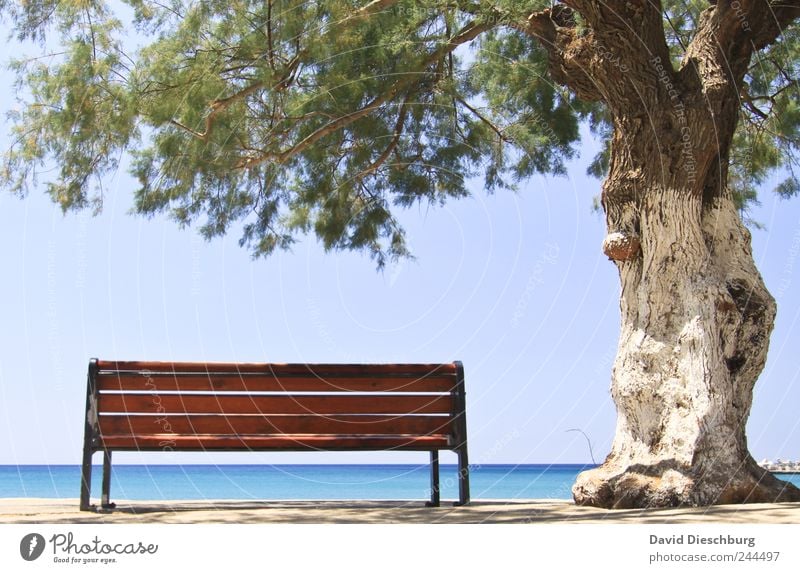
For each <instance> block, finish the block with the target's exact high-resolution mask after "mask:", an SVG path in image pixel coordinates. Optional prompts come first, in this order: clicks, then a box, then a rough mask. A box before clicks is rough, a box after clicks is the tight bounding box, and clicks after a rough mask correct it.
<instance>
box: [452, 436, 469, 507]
mask: <svg viewBox="0 0 800 573" xmlns="http://www.w3.org/2000/svg"><path fill="white" fill-rule="evenodd" d="M457 453H458V501H457V502H456V503H455V504H453V505H456V506H458V505H467V504H468V503H469V459H468V457H467V448H466V447H462V448H460V449H459V450H458V452H457Z"/></svg>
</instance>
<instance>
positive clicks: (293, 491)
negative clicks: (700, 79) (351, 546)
mask: <svg viewBox="0 0 800 573" xmlns="http://www.w3.org/2000/svg"><path fill="white" fill-rule="evenodd" d="M589 467H591V466H585V465H564V464H560V465H482V466H478V465H475V466H472V467H471V471H470V481H471V490H472V498H473V499H547V498H549V499H568V498H570V497H571V492H570V489H571V487H572V484H573V482H574V481H575V477H576V476H577V475H578V473H579V472H581V471H583V470H584V469H587V468H589ZM441 470H442V471H441V483H442V487H443V491H442V497H443V498H444V499H455V498H456V497H457V493H458V487H457V473H456V472H457V468H456V466H454V465H442V468H441ZM101 476H102V471H101V468H100V467H95V468H94V471H93V480H92V481H93V483H92V486H93V488H92V489H93V491H92V495H93V497H98V496H99V492H100V481H101ZM779 477H781V479H785V480H787V481H791V482H792V483H794V484H795V485H798V486H800V474H793V475H782V476H779ZM79 487H80V467H79V466H66V465H64V466H46V465H37V466H0V497H5V498H9V497H45V498H77V497H78V495H79ZM429 487H430V486H429V472H428V466H427V465H217V466H214V465H121V464H120V465H117V466H114V471H113V473H112V482H111V497H112V500H113V499H134V500H145V499H147V500H179V499H195V500H197V499H239V500H287V499H304V500H314V499H320V500H322V499H326V500H340V499H391V500H407V499H420V500H423V499H426V498H427V497H428V491H429Z"/></svg>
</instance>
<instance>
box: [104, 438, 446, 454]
mask: <svg viewBox="0 0 800 573" xmlns="http://www.w3.org/2000/svg"><path fill="white" fill-rule="evenodd" d="M101 443H102V445H103V446H104V447H106V448H114V449H115V450H130V451H170V450H175V451H179V450H180V451H184V450H200V451H205V450H237V451H242V450H247V449H251V450H258V449H264V450H281V451H292V450H294V451H306V450H316V451H319V450H329V451H336V450H343V451H352V450H353V449H356V450H417V451H419V450H426V449H431V450H435V449H446V448H448V447H451V444H450V442H449V440H448V437H447V436H444V435H439V436H437V435H433V436H384V437H376V436H352V437H336V436H308V435H295V436H291V435H286V436H174V435H171V434H150V435H142V436H136V437H131V436H106V437H104V438H103V439H102V442H101Z"/></svg>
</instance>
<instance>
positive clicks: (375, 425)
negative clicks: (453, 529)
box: [99, 414, 450, 436]
mask: <svg viewBox="0 0 800 573" xmlns="http://www.w3.org/2000/svg"><path fill="white" fill-rule="evenodd" d="M99 421H100V433H101V434H102V435H109V436H111V435H136V434H152V433H153V432H161V433H166V434H170V433H177V434H184V435H191V434H217V435H230V434H344V435H353V434H414V435H427V434H443V433H449V432H450V418H449V416H402V417H396V416H395V417H392V416H330V417H322V416H269V417H267V416H215V415H205V414H199V415H193V416H184V415H171V416H163V417H162V416H125V415H109V416H100V417H99Z"/></svg>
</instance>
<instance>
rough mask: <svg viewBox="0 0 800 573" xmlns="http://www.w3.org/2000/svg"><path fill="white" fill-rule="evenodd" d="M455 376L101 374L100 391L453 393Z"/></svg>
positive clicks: (98, 385) (98, 384)
mask: <svg viewBox="0 0 800 573" xmlns="http://www.w3.org/2000/svg"><path fill="white" fill-rule="evenodd" d="M455 384H456V379H455V377H454V376H439V377H427V378H415V377H414V376H411V377H408V378H402V377H372V378H370V377H365V378H349V377H342V378H333V377H331V378H316V377H281V378H275V377H272V376H269V375H256V374H244V375H239V374H211V375H207V374H180V375H175V374H162V375H155V374H146V375H145V374H134V373H128V374H100V375H98V377H97V387H98V389H99V390H101V391H150V392H159V393H160V392H175V391H184V392H188V391H200V392H450V391H451V390H452V389H453V387H454V386H455Z"/></svg>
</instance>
